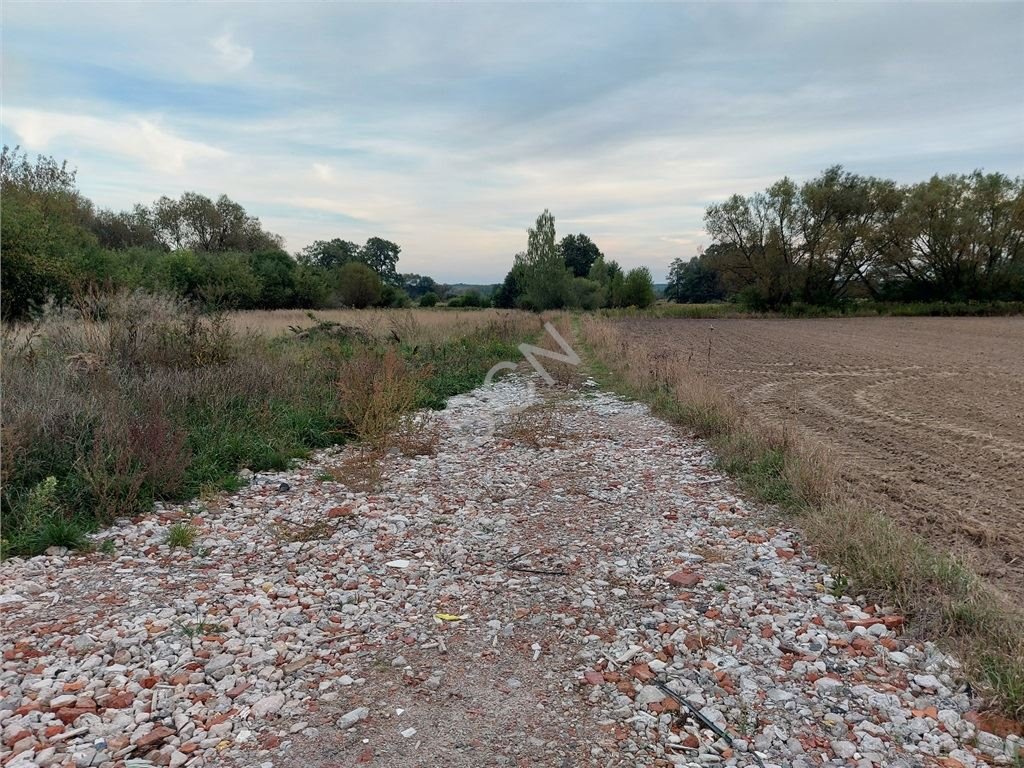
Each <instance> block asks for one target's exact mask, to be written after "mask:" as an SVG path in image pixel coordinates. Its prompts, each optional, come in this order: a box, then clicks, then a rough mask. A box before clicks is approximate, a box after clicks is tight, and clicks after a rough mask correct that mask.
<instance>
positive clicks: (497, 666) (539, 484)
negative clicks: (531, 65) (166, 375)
mask: <svg viewBox="0 0 1024 768" xmlns="http://www.w3.org/2000/svg"><path fill="white" fill-rule="evenodd" d="M528 402H530V399H529V394H528V391H527V389H526V388H525V386H524V383H523V381H522V380H521V379H513V380H509V381H506V382H503V383H501V384H499V385H498V386H496V387H494V388H492V389H489V390H487V391H478V392H477V393H473V394H472V395H470V396H466V397H462V398H456V399H455V400H454V401H453V402H452V404H451V406H450V408H449V409H448V410H447V411H445V412H443V414H441V416H440V430H441V439H440V442H439V443H438V445H437V448H436V450H434V451H432V452H431V453H430V454H429V455H421V456H414V457H408V456H403V455H400V454H396V455H393V456H391V457H390V458H389V459H388V462H387V466H386V467H385V470H384V475H383V477H382V479H381V481H380V486H379V488H377V489H376V490H374V491H372V492H369V493H366V492H355V491H352V490H350V489H348V488H346V487H345V486H343V485H341V484H339V483H337V482H334V481H333V480H329V479H328V475H326V474H325V472H326V471H327V470H328V469H329V468H331V467H333V466H336V465H338V464H339V463H344V462H345V461H346V460H347V459H348V458H349V457H350V456H351V455H352V449H346V450H342V451H329V452H325V453H323V454H321V455H319V456H318V457H316V458H315V459H314V460H313V461H311V462H309V463H307V464H305V465H303V466H302V467H301V468H299V469H297V470H295V471H292V472H289V473H285V474H281V475H273V476H260V477H257V478H256V479H255V481H254V482H253V484H252V485H251V486H250V487H248V488H246V489H244V490H243V491H241V492H239V493H238V494H235V495H232V496H229V497H225V498H222V499H220V500H219V501H218V503H216V504H211V505H208V506H207V507H206V508H205V509H202V510H201V511H200V512H199V515H198V519H196V520H194V521H193V522H194V523H195V524H196V525H197V527H198V529H199V531H200V537H199V541H198V542H197V547H196V549H195V550H193V551H191V552H187V551H181V550H177V551H171V550H170V549H168V547H167V546H166V545H165V544H164V543H163V537H164V534H165V531H166V528H167V526H168V524H169V523H170V522H171V521H172V520H176V519H180V518H181V517H182V514H183V511H182V510H180V509H168V510H164V511H162V512H160V513H157V514H154V515H151V516H148V517H147V518H145V519H142V520H139V521H136V522H134V523H126V524H125V525H123V526H120V527H117V528H115V529H113V530H112V531H111V532H110V533H109V537H110V538H111V539H112V540H113V541H114V542H115V545H116V548H117V553H118V554H117V556H116V557H114V558H111V557H109V556H107V557H105V556H102V555H98V554H97V555H90V556H72V557H60V556H52V557H40V558H34V559H32V560H28V561H8V562H6V563H4V564H3V565H2V566H0V568H2V574H3V579H4V585H5V586H4V589H3V594H2V595H0V599H2V600H3V603H4V604H3V608H4V614H5V616H4V624H5V626H4V630H5V638H4V645H3V648H4V663H3V668H2V669H3V672H2V675H0V728H2V730H3V743H4V745H5V746H4V750H5V752H4V757H3V758H2V759H3V761H4V764H5V765H14V766H21V765H65V764H71V761H73V762H74V763H75V764H77V765H101V766H115V765H116V766H120V765H123V764H124V760H125V759H126V758H129V757H132V758H145V759H146V760H147V761H150V762H151V763H152V764H154V765H172V766H178V765H187V766H200V765H204V766H260V767H261V768H271V767H278V768H280V767H281V766H297V767H302V768H306V767H307V766H308V767H309V768H332V767H338V766H358V765H371V766H491V765H506V766H559V767H561V766H591V765H592V766H653V765H660V766H668V765H682V766H701V765H714V764H725V765H738V766H745V765H758V764H759V763H763V764H764V765H766V766H787V767H788V766H794V767H796V766H819V765H825V764H829V765H858V766H869V765H886V766H893V765H903V766H939V765H942V766H946V767H947V768H956V766H976V765H995V764H999V763H1000V762H1005V761H1006V760H1008V757H1007V755H1009V754H1010V753H1011V751H1013V750H1015V749H1016V743H1017V742H1016V741H1015V740H1014V739H1013V738H1011V739H1009V740H1006V741H1004V740H1003V739H1001V738H999V737H997V736H995V735H991V734H989V733H985V732H979V731H978V729H977V727H976V725H975V723H976V722H978V718H977V716H976V714H975V713H974V712H973V707H974V706H975V705H976V702H974V701H972V699H971V697H970V695H969V694H968V693H967V692H965V690H964V689H963V686H962V685H961V683H960V682H959V681H958V677H957V668H956V663H955V661H954V660H953V659H950V658H948V657H946V656H944V655H943V654H942V653H940V652H938V651H937V650H936V649H935V648H934V647H932V646H931V645H928V644H923V643H920V642H916V641H913V640H911V639H909V638H907V637H904V636H903V635H901V633H900V630H901V619H900V618H899V617H895V616H889V615H887V614H886V613H885V612H884V611H883V610H879V609H877V608H875V607H872V606H858V605H855V604H854V603H853V601H852V600H851V599H850V598H842V599H837V598H836V597H835V596H833V595H832V594H830V590H831V588H832V581H831V579H830V577H829V573H828V571H827V569H826V568H825V567H823V566H822V565H820V564H819V563H817V562H815V561H814V560H813V559H812V558H810V557H809V556H807V555H806V554H805V553H804V552H803V550H802V548H801V545H800V542H799V540H798V538H797V537H796V535H795V534H794V533H793V532H792V531H789V530H784V529H781V528H777V527H772V526H771V524H770V518H769V517H768V516H767V515H766V514H765V513H764V511H762V510H759V509H758V508H756V507H752V506H750V505H748V504H746V503H744V502H743V501H742V500H741V499H739V498H738V497H737V496H736V495H735V491H734V489H733V488H732V486H731V484H730V483H729V482H728V481H726V480H724V479H723V478H721V477H719V476H718V475H717V473H716V472H715V471H714V469H713V468H712V467H711V462H710V457H709V455H708V453H707V452H706V450H705V449H704V447H703V446H702V445H701V444H699V443H697V442H693V441H690V440H687V439H685V438H682V437H681V436H679V435H678V434H677V433H676V432H674V431H673V430H672V429H671V428H669V427H668V426H667V425H665V424H664V423H662V422H661V421H659V420H658V419H656V418H654V417H652V416H651V415H650V414H649V413H648V412H647V411H646V409H645V408H644V407H642V406H640V405H637V404H630V403H625V402H622V401H620V400H617V399H615V398H612V397H610V396H608V395H605V394H602V393H598V392H597V391H596V390H595V389H594V388H592V387H584V388H583V390H582V391H578V392H566V391H555V392H549V393H547V395H546V399H544V400H543V401H541V402H538V403H536V404H534V405H533V406H532V407H531V408H529V409H528V410H527V411H525V412H518V409H519V408H520V407H521V406H523V405H525V404H526V403H528ZM492 422H496V423H497V428H496V430H495V431H494V434H493V435H492V434H491V433H490V428H489V427H490V425H491V423H492ZM659 684H663V685H664V687H659ZM691 708H692V709H691ZM681 711H682V712H685V713H686V714H685V716H683V715H682V714H681ZM695 713H699V714H695ZM715 729H721V730H722V732H727V733H728V734H730V735H731V738H732V743H731V745H730V743H729V742H728V741H726V739H724V738H722V736H721V734H720V733H716V732H715ZM995 754H999V755H1000V757H999V758H998V759H997V758H995V757H994V755H995Z"/></svg>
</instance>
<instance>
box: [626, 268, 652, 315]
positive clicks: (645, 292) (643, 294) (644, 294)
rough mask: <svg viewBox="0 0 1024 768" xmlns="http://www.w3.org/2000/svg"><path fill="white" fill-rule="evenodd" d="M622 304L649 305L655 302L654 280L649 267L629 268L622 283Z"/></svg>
mask: <svg viewBox="0 0 1024 768" xmlns="http://www.w3.org/2000/svg"><path fill="white" fill-rule="evenodd" d="M621 303H622V306H624V307H639V308H640V309H643V308H644V307H649V306H651V304H653V303H654V280H653V279H652V278H651V271H650V270H649V269H648V268H647V267H636V268H635V269H631V270H629V272H627V273H626V276H625V278H624V279H623V284H622V299H621Z"/></svg>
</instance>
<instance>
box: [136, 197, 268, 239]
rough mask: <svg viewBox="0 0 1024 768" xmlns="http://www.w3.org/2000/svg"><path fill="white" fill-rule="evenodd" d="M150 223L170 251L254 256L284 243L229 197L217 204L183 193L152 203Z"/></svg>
mask: <svg viewBox="0 0 1024 768" xmlns="http://www.w3.org/2000/svg"><path fill="white" fill-rule="evenodd" d="M149 224H150V225H151V227H152V229H153V234H154V237H155V238H156V240H157V241H158V242H159V243H160V244H161V245H163V247H165V248H166V249H168V250H181V249H189V250H193V251H210V252H224V251H244V252H246V253H253V252H256V251H264V250H271V249H275V248H277V249H279V248H281V246H282V243H283V240H282V239H281V237H280V236H278V235H274V234H271V233H270V232H266V231H264V229H263V227H262V226H261V225H260V220H259V219H257V218H256V217H255V216H249V215H248V214H247V213H246V212H245V209H244V208H243V207H242V206H241V205H239V204H238V203H236V202H234V201H233V200H231V198H229V197H228V196H227V195H221V196H220V197H218V198H217V200H216V202H214V201H213V200H211V199H210V198H208V197H206V196H205V195H201V194H199V193H198V192H184V193H182V195H181V197H180V198H179V199H177V200H175V199H173V198H170V197H166V196H164V197H161V198H160V199H159V200H157V201H156V202H155V203H153V207H152V210H151V211H150V212H149Z"/></svg>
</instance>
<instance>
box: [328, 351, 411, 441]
mask: <svg viewBox="0 0 1024 768" xmlns="http://www.w3.org/2000/svg"><path fill="white" fill-rule="evenodd" d="M427 375H428V371H427V370H425V369H423V368H418V369H417V368H413V367H412V366H411V365H410V364H409V363H408V362H407V361H406V360H405V359H404V358H403V357H402V356H401V355H400V354H399V353H398V351H397V350H395V349H394V348H393V347H388V348H386V349H383V350H381V349H377V348H374V347H359V348H358V349H356V350H355V351H354V352H353V354H352V357H350V358H349V359H347V360H345V361H343V362H342V363H341V366H340V370H339V371H338V398H339V402H340V403H341V412H342V414H343V416H344V417H345V420H346V421H347V422H348V423H349V424H350V425H351V428H352V431H353V433H354V434H355V435H356V437H358V438H359V439H360V440H363V441H365V442H379V441H381V440H383V439H385V438H386V436H387V435H388V434H390V433H391V432H392V431H394V429H395V428H396V427H397V426H398V424H399V421H400V420H401V418H402V414H404V413H407V412H408V411H411V410H412V409H413V407H414V406H415V404H416V396H417V393H418V391H419V388H420V385H421V383H422V381H423V380H424V379H425V378H426V377H427Z"/></svg>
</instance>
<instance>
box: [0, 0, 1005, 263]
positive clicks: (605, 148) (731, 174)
mask: <svg viewBox="0 0 1024 768" xmlns="http://www.w3.org/2000/svg"><path fill="white" fill-rule="evenodd" d="M9 5H11V10H10V13H8V14H6V15H5V23H6V26H5V31H7V32H8V34H7V35H5V43H7V45H6V46H5V51H4V63H5V64H8V65H9V66H6V67H5V68H4V97H5V98H4V102H5V108H6V115H5V116H4V125H5V129H6V128H10V129H11V130H12V131H13V132H14V133H16V134H17V135H18V137H20V138H21V140H22V143H24V144H26V145H28V146H30V147H31V148H32V149H39V150H44V151H46V152H47V153H48V154H54V155H56V156H57V157H58V158H62V159H63V158H67V159H68V160H70V161H71V163H72V164H74V165H77V166H78V167H79V168H80V172H79V182H80V184H81V185H82V190H83V192H84V193H85V194H87V195H89V196H90V197H92V198H93V199H95V201H96V202H97V204H98V205H101V206H114V207H127V206H130V205H131V204H132V203H133V202H136V201H143V202H146V201H149V200H152V199H154V197H155V196H158V195H160V194H180V193H181V191H182V190H184V189H194V190H196V191H199V192H202V193H203V194H207V195H210V196H215V195H218V194H221V193H224V194H227V195H229V196H231V197H232V198H234V199H236V200H238V201H239V202H240V203H242V204H243V205H245V206H246V208H247V209H248V210H249V211H250V212H252V213H253V214H254V215H257V216H259V217H260V218H261V219H262V220H263V221H264V223H265V224H266V225H267V226H268V227H270V228H271V229H272V230H273V231H277V232H279V233H280V234H282V235H283V236H284V237H285V238H286V243H287V247H288V248H289V250H291V251H296V250H298V249H300V248H302V247H303V246H304V245H306V244H308V243H309V242H311V241H312V240H315V239H324V238H331V237H344V238H346V239H351V240H363V239H365V238H366V237H369V236H371V235H380V236H382V237H387V238H388V239H392V240H395V241H396V242H398V243H399V244H400V245H401V246H402V248H403V251H402V262H401V267H402V269H403V270H406V271H417V272H426V273H428V274H431V275H433V276H434V277H436V278H437V279H440V280H446V281H455V280H460V279H466V280H474V281H485V280H486V281H496V280H500V279H501V277H502V276H503V275H504V273H505V272H506V271H507V269H508V267H509V265H510V264H511V260H512V255H513V254H514V253H515V252H516V251H518V250H521V249H522V248H524V247H525V244H526V228H527V227H528V226H529V225H530V224H531V223H532V222H533V220H534V219H535V218H536V216H537V214H538V213H539V212H540V211H541V210H543V209H544V208H550V209H551V210H552V211H553V212H554V213H555V215H556V218H557V227H558V231H559V234H560V235H562V234H566V233H568V232H580V231H582V232H586V233H587V234H589V235H591V236H592V237H593V238H594V240H595V242H597V243H598V245H599V246H600V247H601V248H602V250H604V252H605V253H606V254H607V255H608V256H609V258H614V259H616V260H618V261H619V262H620V263H621V264H623V266H626V267H633V266H639V265H646V266H648V267H651V269H652V271H653V272H654V274H655V276H656V277H659V278H660V277H661V276H662V275H664V272H665V269H666V268H667V266H668V264H669V263H670V262H671V260H672V259H673V258H675V257H679V256H681V257H684V258H688V257H690V256H692V255H693V254H694V253H695V252H696V249H697V247H698V246H699V245H701V244H706V234H705V233H704V232H703V230H702V219H703V212H704V208H705V206H707V205H708V204H709V203H712V202H715V201H717V200H721V199H722V198H724V197H725V196H727V195H729V194H731V193H734V192H740V193H749V192H752V191H755V190H759V189H763V188H765V187H766V186H767V185H768V184H769V183H770V182H771V181H773V180H775V179H778V178H779V177H781V176H783V175H790V176H792V177H794V178H795V179H797V180H802V179H806V178H808V177H810V176H812V175H814V174H816V173H817V172H819V171H821V170H822V169H823V168H825V167H827V166H829V165H832V164H835V163H842V164H844V165H845V166H846V167H847V168H849V169H850V170H851V171H854V172H857V173H865V174H876V175H882V176H886V177H890V178H895V179H897V180H899V181H914V180H918V179H921V178H927V177H928V176H930V175H931V174H932V173H936V172H938V173H955V172H965V171H970V170H972V169H973V168H975V167H984V168H986V169H988V170H999V171H1003V172H1006V173H1010V174H1019V173H1021V172H1024V138H1022V137H1024V130H1022V128H1024V84H1022V83H1024V81H1021V80H1020V78H1019V77H1018V76H1016V75H1014V73H1015V72H1019V71H1021V69H1022V68H1024V52H1022V49H1021V47H1020V46H1019V44H1018V43H1019V29H1020V28H1021V23H1024V4H992V5H987V4H971V5H969V6H968V5H957V6H953V5H949V4H928V5H925V4H914V5H906V6H892V5H886V6H880V7H877V8H876V7H871V8H865V7H862V6H858V5H856V4H845V5H841V6H835V5H832V6H823V5H811V6H808V5H802V4H801V5H762V4H756V3H755V4H745V5H735V4H733V5H699V4H663V5H651V6H644V7H642V8H641V9H639V10H638V9H636V8H633V7H630V6H614V5H602V4H596V5H595V4H592V5H571V4H570V5H545V6H541V5H535V4H534V5H519V6H514V7H509V8H504V7H502V8H497V7H492V6H487V5H484V4H457V5H442V6H429V7H427V6H419V5H415V4H412V5H408V4H407V5H397V4H365V5H353V4H312V5H309V6H308V7H306V8H305V9H304V12H303V13H302V14H295V13H294V12H293V10H292V9H291V7H290V6H288V5H287V4H284V3H281V4H275V3H270V2H267V3H258V4H250V5H249V6H247V12H246V19H245V28H244V44H243V43H242V42H240V41H239V39H237V38H236V37H235V36H234V33H233V31H232V30H237V31H239V33H240V29H239V28H237V27H236V26H234V25H236V24H238V23H239V22H238V16H237V8H236V7H234V6H231V5H230V4H224V3H217V4H199V5H196V6H193V7H192V8H191V11H192V12H190V13H189V14H180V13H178V12H177V11H176V10H175V8H174V6H173V5H169V4H151V5H142V6H138V8H137V9H136V11H135V12H133V13H132V14H129V15H127V16H125V14H124V11H123V8H121V7H120V6H107V5H103V4H88V5H87V6H86V5H82V4H79V5H67V6H62V11H61V13H60V14H56V15H55V14H53V13H52V12H51V11H50V10H49V8H50V7H49V6H45V5H40V4H29V3H20V4H9ZM133 7H134V6H133ZM83 25H84V26H83ZM82 28H84V29H86V30H87V31H88V34H82V33H81V31H80V30H81V29H82ZM836 29H842V30H843V32H844V34H843V35H841V36H838V37H837V36H836V35H834V34H833V32H834V31H835V30H836ZM211 30H212V31H211ZM218 32H223V34H219V36H217V37H212V35H215V34H217V33H218ZM964 40H967V41H978V40H983V41H985V43H984V45H981V44H977V45H974V44H963V41H964ZM197 43H198V45H199V47H200V48H201V49H202V50H201V51H200V55H195V49H196V45H197ZM254 50H259V51H260V52H261V58H260V61H259V62H258V63H257V64H256V65H254ZM257 67H258V68H259V69H260V71H259V73H258V74H259V77H256V76H254V72H253V71H254V70H255V69H257ZM939 84H941V88H939V87H937V86H938V85H939ZM57 104H59V105H60V107H57V106H55V105H57ZM228 149H229V150H230V151H226V150H228Z"/></svg>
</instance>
